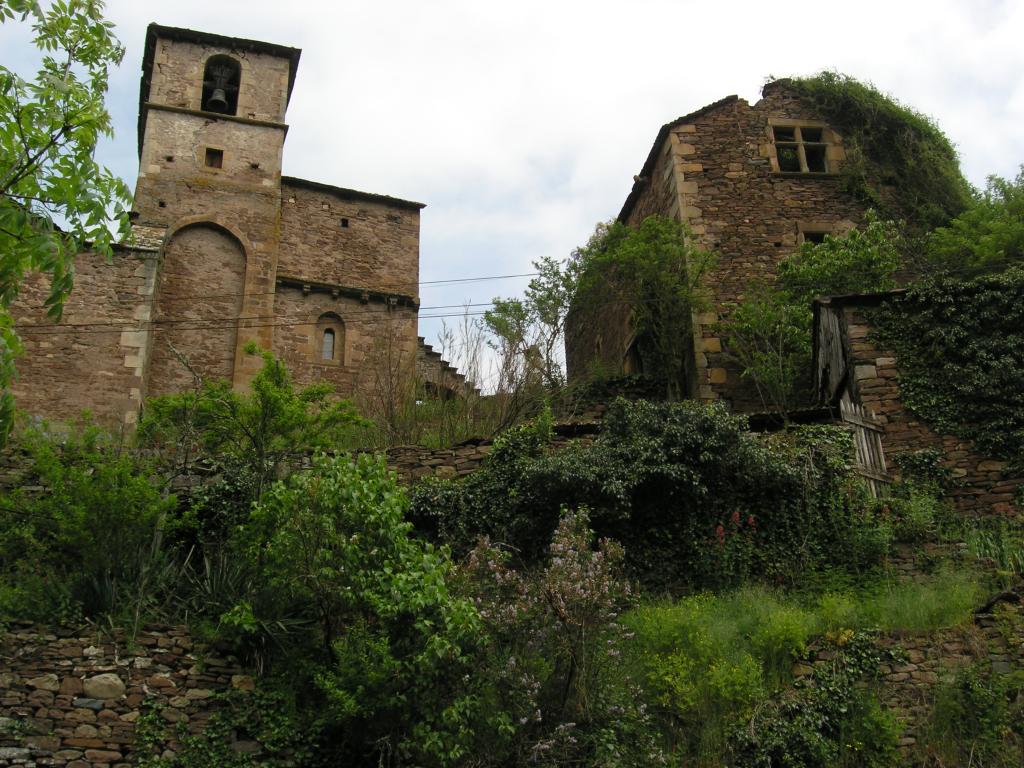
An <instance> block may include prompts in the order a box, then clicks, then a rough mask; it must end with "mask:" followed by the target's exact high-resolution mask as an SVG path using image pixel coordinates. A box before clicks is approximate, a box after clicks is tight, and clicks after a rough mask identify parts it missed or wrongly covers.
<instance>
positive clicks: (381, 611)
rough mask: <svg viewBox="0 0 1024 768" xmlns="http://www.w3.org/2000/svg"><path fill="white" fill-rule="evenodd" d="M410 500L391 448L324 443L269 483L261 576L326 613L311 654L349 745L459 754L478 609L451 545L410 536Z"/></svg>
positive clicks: (420, 755) (334, 721)
mask: <svg viewBox="0 0 1024 768" xmlns="http://www.w3.org/2000/svg"><path fill="white" fill-rule="evenodd" d="M406 505H407V501H406V498H405V494H404V493H403V491H402V490H401V489H400V488H399V487H398V486H397V484H396V483H395V479H394V475H392V474H391V473H389V472H388V471H387V469H386V467H385V466H384V462H383V459H382V458H380V457H373V456H369V455H362V456H359V457H358V458H357V459H354V460H353V459H349V458H346V457H342V458H335V459H332V458H328V457H325V456H322V455H321V456H317V457H315V458H314V460H313V466H312V468H311V469H310V470H309V471H308V472H301V473H296V474H294V475H292V476H291V477H290V478H289V479H288V480H287V481H286V482H278V483H276V484H275V485H274V486H272V487H271V488H270V490H268V491H267V492H266V493H265V494H264V497H263V499H262V500H261V502H260V503H259V504H258V505H257V506H256V507H255V508H254V510H253V513H252V521H251V523H250V524H249V526H248V530H247V531H245V532H244V536H245V537H246V539H247V541H248V552H249V555H250V557H251V558H252V560H253V561H254V562H255V563H256V564H257V573H258V575H259V581H261V582H264V583H267V584H269V585H270V586H271V587H272V589H273V590H274V591H275V593H276V599H277V601H278V603H279V604H283V605H286V606H289V609H290V610H292V611H297V612H299V613H301V614H304V615H306V616H311V617H314V618H315V620H316V626H317V628H318V633H317V635H318V636H319V641H320V647H321V648H322V653H321V654H319V655H317V654H314V655H312V657H311V659H310V662H312V663H313V664H314V668H318V671H317V672H316V674H315V680H316V683H317V686H318V688H319V689H320V691H321V692H322V694H323V697H324V698H325V704H324V705H323V707H322V715H323V718H324V720H325V722H326V723H327V725H329V726H333V727H335V728H338V729H340V732H341V733H342V734H343V736H342V738H341V744H342V751H343V753H344V754H346V755H348V756H349V758H350V759H354V757H355V756H357V755H361V754H364V753H366V752H369V753H371V754H376V755H385V754H389V753H391V752H394V754H396V755H400V756H401V757H400V758H399V760H400V762H401V764H407V763H411V764H416V765H449V764H452V763H453V762H455V761H457V760H458V759H460V758H461V757H463V756H464V755H465V749H466V744H465V742H466V739H467V736H466V722H467V720H468V718H469V717H470V715H471V713H472V712H473V711H474V702H473V699H472V697H471V696H469V695H468V693H467V692H466V691H465V690H464V688H463V686H460V685H458V684H456V681H458V680H460V679H461V678H462V677H463V676H464V675H466V674H467V673H468V672H470V671H471V669H472V667H471V666H470V664H469V659H470V656H469V655H468V653H467V650H468V649H471V648H472V645H473V643H474V642H475V640H476V636H477V632H478V628H479V617H478V615H477V612H476V610H475V609H474V608H473V606H472V605H471V604H470V603H469V602H468V601H467V600H465V599H462V598H458V597H456V596H454V595H453V594H452V593H451V592H450V591H449V588H448V579H449V577H450V573H451V565H450V562H449V561H448V558H447V555H446V553H445V552H443V551H438V550H435V549H434V547H433V546H431V545H430V544H427V543H425V542H423V541H421V540H417V539H414V538H412V537H410V535H409V534H410V530H411V526H410V525H409V524H408V523H406V522H405V521H404V519H403V513H404V510H405V507H406ZM240 610H241V616H242V618H243V619H244V617H245V611H246V607H245V606H242V607H241V609H240ZM253 618H256V619H259V618H264V617H259V616H258V615H256V616H254V617H253Z"/></svg>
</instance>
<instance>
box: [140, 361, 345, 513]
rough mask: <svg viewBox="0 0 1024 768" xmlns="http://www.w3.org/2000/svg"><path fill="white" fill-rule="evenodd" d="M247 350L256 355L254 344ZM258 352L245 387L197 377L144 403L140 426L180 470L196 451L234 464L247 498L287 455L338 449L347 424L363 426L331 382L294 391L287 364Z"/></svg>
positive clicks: (254, 496) (146, 440) (259, 489)
mask: <svg viewBox="0 0 1024 768" xmlns="http://www.w3.org/2000/svg"><path fill="white" fill-rule="evenodd" d="M246 352H247V353H248V354H257V353H259V352H258V350H257V349H256V347H255V345H250V346H249V347H248V348H247V350H246ZM259 354H262V357H263V368H262V369H261V370H260V372H259V373H258V374H256V376H255V377H254V378H253V380H252V387H251V391H250V392H237V391H235V390H234V389H232V386H231V383H230V382H228V381H212V382H211V381H208V382H202V381H199V380H198V379H197V383H196V388H195V390H193V391H192V392H183V393H180V394H176V395H166V396H164V397H158V398H154V399H152V400H150V401H149V402H148V403H146V410H145V415H144V418H143V420H142V423H141V424H140V427H139V434H140V438H141V439H142V441H143V443H144V444H146V445H148V446H150V447H154V448H158V449H160V450H161V451H162V452H163V454H164V456H165V458H166V460H167V461H168V463H170V464H171V465H172V466H173V467H174V468H175V469H177V470H179V471H185V470H187V469H189V467H190V466H191V464H192V462H193V461H194V460H195V459H196V457H197V456H199V455H206V456H209V457H214V456H215V457H217V459H218V460H219V461H220V462H222V463H227V464H229V465H232V466H234V467H235V468H236V469H237V470H239V471H240V472H241V473H243V474H244V477H245V479H246V480H247V481H248V490H247V492H246V493H244V494H243V495H245V496H246V499H245V500H244V501H245V502H246V503H248V502H249V501H255V500H257V499H259V498H260V496H261V495H262V493H263V490H264V488H265V487H266V486H267V484H268V483H269V481H271V480H272V479H273V478H274V477H276V476H277V474H278V471H279V468H280V467H281V465H282V463H283V462H284V461H286V460H287V459H288V458H290V457H295V456H296V455H297V454H298V453H300V452H308V451H311V450H315V449H324V450H327V449H334V448H337V447H338V445H339V443H342V442H343V441H344V439H345V437H346V434H347V433H348V430H349V429H350V428H351V427H353V426H357V425H364V424H365V422H364V421H363V419H362V418H361V417H360V416H359V415H358V414H357V413H356V412H355V409H354V408H353V406H352V404H351V403H350V402H349V401H348V400H338V399H335V398H333V397H332V394H333V392H334V389H333V387H332V386H331V385H330V384H324V383H321V384H313V385H311V386H309V387H305V388H303V389H299V390H296V388H295V386H294V384H293V383H292V380H291V376H290V375H289V374H288V370H287V368H285V365H284V363H282V362H281V361H280V360H278V359H277V358H275V357H274V356H273V354H271V353H270V352H262V353H259Z"/></svg>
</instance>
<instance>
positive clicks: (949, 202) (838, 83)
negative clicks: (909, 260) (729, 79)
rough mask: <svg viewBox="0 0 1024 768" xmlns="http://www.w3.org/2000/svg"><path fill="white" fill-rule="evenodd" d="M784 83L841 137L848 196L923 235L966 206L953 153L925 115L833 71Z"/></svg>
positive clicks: (967, 194)
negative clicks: (859, 199)
mask: <svg viewBox="0 0 1024 768" xmlns="http://www.w3.org/2000/svg"><path fill="white" fill-rule="evenodd" d="M786 83H787V85H788V86H789V87H791V88H792V89H793V90H794V91H795V92H796V93H797V94H798V95H799V96H800V97H801V98H802V99H803V100H804V101H806V102H807V103H808V104H809V105H810V106H812V107H813V108H814V109H815V110H816V111H817V112H818V113H819V114H821V116H822V117H823V118H825V119H826V120H827V121H828V122H829V123H830V124H831V125H832V127H833V128H835V129H836V130H838V131H839V132H840V134H841V135H842V137H843V145H844V147H845V149H846V154H847V161H846V164H845V165H844V168H843V171H842V173H843V175H844V176H845V177H846V183H847V185H848V187H849V189H850V191H851V192H853V193H854V194H856V195H857V196H858V197H860V198H861V199H863V200H865V201H866V202H868V203H869V204H870V205H873V206H875V207H876V208H878V209H880V210H881V211H882V213H883V214H884V215H885V216H886V217H891V218H906V219H907V220H908V221H909V222H911V223H912V224H913V225H914V226H916V227H919V228H920V229H921V230H925V229H931V228H933V227H938V226H942V225H943V224H945V223H946V222H948V221H949V220H950V219H952V218H954V217H955V216H957V215H958V214H960V213H961V212H962V211H963V210H964V209H966V208H967V207H968V205H969V204H970V202H971V186H970V184H968V182H967V180H966V179H965V178H964V176H963V174H962V173H961V172H960V163H959V160H958V158H957V154H956V150H955V149H954V147H953V144H952V142H950V140H949V139H948V138H947V137H946V135H945V134H944V133H943V132H942V131H941V130H940V129H939V128H938V126H937V125H936V124H935V122H934V121H933V120H932V119H931V118H930V117H928V116H926V115H923V114H921V113H920V112H917V111H916V110H914V109H911V108H910V107H907V106H904V105H903V104H900V103H899V102H898V101H896V100H895V99H893V98H890V97H889V96H887V95H885V94H884V93H882V92H881V91H879V90H878V89H877V88H875V87H874V86H873V85H871V84H868V83H862V82H859V81H858V80H855V79H854V78H852V77H848V76H847V75H843V74H840V73H838V72H821V73H819V74H817V75H814V76H813V77H796V78H790V79H787V80H786Z"/></svg>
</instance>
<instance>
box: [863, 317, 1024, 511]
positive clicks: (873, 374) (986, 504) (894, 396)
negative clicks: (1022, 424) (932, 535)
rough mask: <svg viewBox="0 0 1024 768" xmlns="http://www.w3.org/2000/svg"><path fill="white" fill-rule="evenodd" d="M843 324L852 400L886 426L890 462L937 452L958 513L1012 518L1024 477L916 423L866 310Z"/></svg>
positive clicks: (968, 445) (894, 362)
mask: <svg viewBox="0 0 1024 768" xmlns="http://www.w3.org/2000/svg"><path fill="white" fill-rule="evenodd" d="M843 321H844V323H845V327H846V329H847V334H848V339H849V348H850V351H849V366H850V370H851V373H852V376H851V381H852V386H853V390H854V395H855V396H856V398H855V399H857V400H859V402H860V403H861V404H863V405H864V406H866V407H867V408H870V409H871V410H872V411H874V413H875V416H876V418H877V420H878V422H879V423H881V424H882V425H883V426H884V427H885V434H884V436H883V437H882V442H883V446H884V449H885V453H886V457H887V459H888V460H889V461H891V459H892V456H893V455H894V454H898V453H902V452H908V451H919V450H923V449H935V450H937V451H939V452H940V453H941V455H942V456H943V459H942V462H941V463H942V466H943V467H945V468H946V469H948V470H949V471H950V473H951V475H952V477H953V480H954V481H955V482H956V486H955V487H954V488H952V489H951V490H950V496H951V497H952V498H953V500H954V502H955V504H956V506H957V509H958V511H959V512H961V513H963V514H967V515H992V514H998V515H1013V514H1014V510H1015V503H1014V497H1015V494H1017V493H1018V491H1019V489H1020V487H1021V485H1022V484H1024V477H1022V476H1020V475H1017V474H1013V473H1011V472H1010V471H1009V464H1008V463H1007V462H1005V461H998V460H996V459H993V458H992V457H991V456H985V455H983V454H981V453H980V452H978V450H977V449H976V448H975V446H974V443H973V441H971V440H962V439H960V438H958V437H955V436H953V435H944V434H939V433H938V432H935V431H934V430H932V429H931V428H930V427H929V426H928V425H927V424H925V423H923V422H922V421H920V420H919V419H917V418H916V417H915V416H914V415H913V414H912V413H911V412H910V411H909V410H908V409H907V407H906V406H905V405H904V403H903V399H902V397H901V395H900V381H899V368H898V365H897V362H898V361H897V359H896V353H895V352H894V351H893V350H888V349H883V348H880V347H879V345H878V343H877V341H876V340H875V339H874V338H873V337H872V335H871V329H870V325H869V323H868V319H867V317H866V316H865V314H864V310H863V309H862V308H860V307H854V306H846V307H843ZM890 469H892V468H891V467H890Z"/></svg>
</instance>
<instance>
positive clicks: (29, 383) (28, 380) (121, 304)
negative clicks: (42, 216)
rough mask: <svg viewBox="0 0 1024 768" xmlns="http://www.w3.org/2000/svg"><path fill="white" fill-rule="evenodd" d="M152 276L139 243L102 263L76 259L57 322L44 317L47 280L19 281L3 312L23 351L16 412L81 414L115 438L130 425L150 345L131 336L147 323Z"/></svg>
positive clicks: (151, 255)
mask: <svg viewBox="0 0 1024 768" xmlns="http://www.w3.org/2000/svg"><path fill="white" fill-rule="evenodd" d="M140 237H141V236H140ZM156 270H157V252H156V249H155V248H152V247H146V246H145V245H142V244H140V245H138V246H136V247H134V248H131V249H118V251H117V252H116V253H115V255H114V258H113V260H112V261H110V262H109V263H108V262H107V261H106V260H104V259H102V258H100V257H98V256H96V255H95V254H92V253H83V254H80V255H79V256H78V257H77V258H76V259H75V290H74V291H73V292H72V293H71V296H69V297H68V300H67V302H66V303H65V305H64V313H63V317H62V319H61V321H60V323H55V322H54V321H53V320H52V319H50V318H48V317H47V316H46V309H45V307H44V302H45V301H46V298H47V297H48V295H49V290H50V282H49V279H48V278H46V277H43V276H41V275H38V274H36V275H32V276H30V277H29V278H28V279H26V280H25V281H23V283H22V285H21V288H20V291H19V295H18V298H17V300H16V301H15V302H14V304H13V305H12V307H11V313H12V315H13V316H14V317H15V318H16V321H15V330H16V331H17V332H18V335H19V336H20V337H21V339H22V343H23V344H24V347H25V354H24V355H22V356H21V357H20V358H19V359H18V361H17V367H18V377H17V379H16V380H15V381H14V383H13V384H12V386H11V392H12V394H13V395H14V399H15V404H16V405H17V407H18V408H20V409H22V410H23V411H25V412H27V413H31V414H44V415H46V416H47V417H48V418H51V419H58V420H67V421H71V420H74V419H77V418H78V417H79V416H80V415H81V414H82V412H83V411H85V410H89V411H91V412H92V414H93V416H94V418H95V419H96V420H97V421H98V422H99V423H101V424H103V425H104V426H106V427H108V428H110V429H112V430H114V431H115V432H116V431H118V430H119V429H122V428H124V427H126V426H131V425H133V424H134V423H135V419H136V415H137V413H138V409H139V406H140V405H141V403H142V398H143V396H144V393H145V378H144V371H145V362H146V353H147V349H148V344H149V341H150V338H149V334H147V333H144V332H143V333H139V332H137V331H136V329H137V328H139V327H140V324H144V323H145V322H146V321H147V320H149V318H150V316H151V312H152V300H153V292H154V285H155V277H156Z"/></svg>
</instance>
